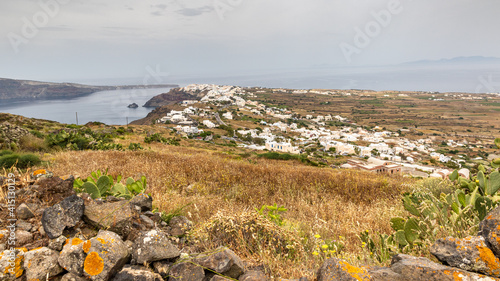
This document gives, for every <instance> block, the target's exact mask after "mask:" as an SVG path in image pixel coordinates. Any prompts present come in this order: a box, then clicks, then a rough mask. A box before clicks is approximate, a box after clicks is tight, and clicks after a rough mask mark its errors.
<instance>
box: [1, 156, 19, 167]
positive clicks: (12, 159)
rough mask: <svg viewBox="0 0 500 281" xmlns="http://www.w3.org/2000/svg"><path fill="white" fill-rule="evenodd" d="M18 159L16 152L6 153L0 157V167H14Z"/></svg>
mask: <svg viewBox="0 0 500 281" xmlns="http://www.w3.org/2000/svg"><path fill="white" fill-rule="evenodd" d="M18 161H19V155H18V154H13V153H12V154H7V155H4V156H2V157H0V167H2V168H12V167H15V166H16V164H17V163H18Z"/></svg>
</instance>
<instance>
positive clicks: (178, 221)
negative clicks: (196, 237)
mask: <svg viewBox="0 0 500 281" xmlns="http://www.w3.org/2000/svg"><path fill="white" fill-rule="evenodd" d="M168 225H169V226H170V228H171V230H170V234H171V235H172V236H184V235H186V232H187V231H189V230H190V229H191V228H192V227H193V223H192V222H191V221H190V220H188V218H186V217H184V216H176V217H173V218H172V219H171V220H170V222H169V223H168Z"/></svg>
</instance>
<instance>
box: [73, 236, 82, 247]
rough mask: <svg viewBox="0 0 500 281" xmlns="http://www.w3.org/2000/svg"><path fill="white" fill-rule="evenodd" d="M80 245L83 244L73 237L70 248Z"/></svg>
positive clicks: (80, 240)
mask: <svg viewBox="0 0 500 281" xmlns="http://www.w3.org/2000/svg"><path fill="white" fill-rule="evenodd" d="M81 243H83V240H82V239H80V238H76V237H75V238H73V239H71V246H75V245H80V244H81Z"/></svg>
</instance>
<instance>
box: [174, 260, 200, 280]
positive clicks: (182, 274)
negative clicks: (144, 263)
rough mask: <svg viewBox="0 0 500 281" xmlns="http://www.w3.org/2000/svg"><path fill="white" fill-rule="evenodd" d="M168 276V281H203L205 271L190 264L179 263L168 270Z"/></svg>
mask: <svg viewBox="0 0 500 281" xmlns="http://www.w3.org/2000/svg"><path fill="white" fill-rule="evenodd" d="M169 276H170V277H169V278H168V281H203V279H204V278H205V271H204V270H203V268H201V267H199V266H197V265H195V264H193V263H191V262H180V263H176V264H174V265H173V266H172V268H170V272H169Z"/></svg>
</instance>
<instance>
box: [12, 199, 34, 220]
mask: <svg viewBox="0 0 500 281" xmlns="http://www.w3.org/2000/svg"><path fill="white" fill-rule="evenodd" d="M16 213H17V217H18V218H19V219H21V220H27V219H30V218H33V217H35V214H33V212H32V211H31V210H30V208H29V207H28V205H26V204H24V203H21V205H19V207H17V209H16Z"/></svg>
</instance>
